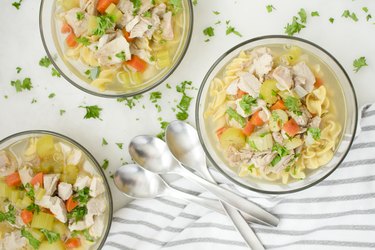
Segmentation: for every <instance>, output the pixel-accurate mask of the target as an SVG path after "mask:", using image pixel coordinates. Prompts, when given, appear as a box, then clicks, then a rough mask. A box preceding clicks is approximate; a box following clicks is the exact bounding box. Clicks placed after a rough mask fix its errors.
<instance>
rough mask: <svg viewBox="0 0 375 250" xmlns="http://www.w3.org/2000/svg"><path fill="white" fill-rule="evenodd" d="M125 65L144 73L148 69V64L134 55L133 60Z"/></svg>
mask: <svg viewBox="0 0 375 250" xmlns="http://www.w3.org/2000/svg"><path fill="white" fill-rule="evenodd" d="M125 63H126V65H128V66H130V67H131V68H133V69H134V70H136V71H138V72H144V71H145V70H146V68H147V62H145V61H144V60H142V59H141V58H139V57H138V56H136V55H132V58H131V59H130V60H129V61H126V62H125Z"/></svg>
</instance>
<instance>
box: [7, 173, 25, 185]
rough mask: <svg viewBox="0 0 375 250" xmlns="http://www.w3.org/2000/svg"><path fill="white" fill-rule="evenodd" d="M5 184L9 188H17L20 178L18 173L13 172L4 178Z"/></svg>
mask: <svg viewBox="0 0 375 250" xmlns="http://www.w3.org/2000/svg"><path fill="white" fill-rule="evenodd" d="M5 182H6V183H7V184H8V186H9V187H17V186H19V185H21V183H22V182H21V177H20V175H19V174H18V172H14V173H13V174H10V175H8V176H7V177H6V179H5Z"/></svg>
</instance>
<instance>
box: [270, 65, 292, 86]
mask: <svg viewBox="0 0 375 250" xmlns="http://www.w3.org/2000/svg"><path fill="white" fill-rule="evenodd" d="M272 76H273V78H274V79H275V80H276V81H277V84H276V87H277V88H278V89H279V90H281V91H282V90H289V89H290V88H291V87H292V85H293V78H292V72H291V70H290V69H289V68H287V67H285V66H278V67H277V68H276V69H275V70H274V71H273V73H272Z"/></svg>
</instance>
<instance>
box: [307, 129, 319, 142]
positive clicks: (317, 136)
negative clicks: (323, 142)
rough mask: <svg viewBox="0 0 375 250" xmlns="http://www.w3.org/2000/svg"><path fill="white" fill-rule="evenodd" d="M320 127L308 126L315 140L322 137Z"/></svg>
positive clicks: (308, 131)
mask: <svg viewBox="0 0 375 250" xmlns="http://www.w3.org/2000/svg"><path fill="white" fill-rule="evenodd" d="M320 132H321V131H320V129H319V128H308V129H307V133H309V134H311V136H312V138H313V139H314V140H315V141H318V140H319V139H320Z"/></svg>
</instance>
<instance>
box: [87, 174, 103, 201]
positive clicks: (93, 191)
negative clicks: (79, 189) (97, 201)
mask: <svg viewBox="0 0 375 250" xmlns="http://www.w3.org/2000/svg"><path fill="white" fill-rule="evenodd" d="M104 191H105V188H104V184H103V182H102V180H101V178H99V177H96V176H95V177H93V178H92V181H91V185H90V196H91V197H97V196H98V195H100V194H102V193H104Z"/></svg>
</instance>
